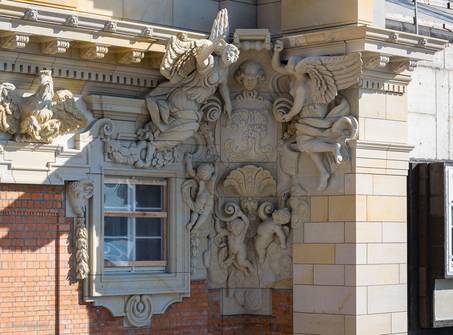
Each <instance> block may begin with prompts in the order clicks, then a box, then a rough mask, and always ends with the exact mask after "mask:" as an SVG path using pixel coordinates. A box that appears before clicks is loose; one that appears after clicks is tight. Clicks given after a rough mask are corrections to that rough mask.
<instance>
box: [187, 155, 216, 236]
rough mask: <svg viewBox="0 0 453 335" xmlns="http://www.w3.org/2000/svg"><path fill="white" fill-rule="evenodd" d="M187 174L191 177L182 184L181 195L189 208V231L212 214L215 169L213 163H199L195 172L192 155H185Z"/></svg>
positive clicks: (196, 227) (197, 226)
mask: <svg viewBox="0 0 453 335" xmlns="http://www.w3.org/2000/svg"><path fill="white" fill-rule="evenodd" d="M185 161H186V166H187V174H188V176H189V177H190V178H191V179H189V180H186V181H185V182H184V183H183V184H182V196H183V199H184V201H185V203H186V204H187V206H189V208H190V210H191V214H190V221H189V223H188V224H187V228H188V229H189V231H191V230H196V229H198V228H199V227H200V226H201V225H203V224H204V223H205V222H206V221H207V220H208V219H209V218H210V217H211V215H212V211H213V209H214V193H215V183H216V179H217V174H216V169H215V167H214V165H213V164H209V163H204V164H201V165H200V166H199V167H198V168H197V170H196V172H195V171H194V169H193V166H192V155H191V154H187V155H186V159H185Z"/></svg>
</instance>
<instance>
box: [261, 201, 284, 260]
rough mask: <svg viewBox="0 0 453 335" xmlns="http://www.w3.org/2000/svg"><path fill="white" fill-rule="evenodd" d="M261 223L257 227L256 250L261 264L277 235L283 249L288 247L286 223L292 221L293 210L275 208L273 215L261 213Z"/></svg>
mask: <svg viewBox="0 0 453 335" xmlns="http://www.w3.org/2000/svg"><path fill="white" fill-rule="evenodd" d="M260 219H261V220H262V221H261V223H260V224H259V225H258V227H257V229H256V237H255V251H256V254H257V256H258V260H259V262H260V264H263V263H264V261H265V259H266V252H267V248H268V247H269V245H270V244H271V243H272V241H273V240H274V238H275V237H277V239H278V241H279V242H280V246H281V248H282V249H286V233H285V229H284V227H283V226H284V225H286V224H288V223H289V222H290V221H291V212H290V211H289V209H288V208H282V209H278V210H275V211H274V212H273V213H272V217H267V216H266V215H263V214H261V213H260Z"/></svg>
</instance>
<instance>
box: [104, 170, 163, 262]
mask: <svg viewBox="0 0 453 335" xmlns="http://www.w3.org/2000/svg"><path fill="white" fill-rule="evenodd" d="M166 186H167V183H166V180H165V179H151V180H150V179H140V178H129V179H122V178H121V179H118V178H116V179H115V178H106V180H105V182H104V244H103V245H104V248H103V249H104V267H105V268H106V269H115V270H119V269H126V270H128V271H138V270H143V269H147V268H149V269H152V270H159V271H165V270H166V267H167V255H166V249H167V248H166V244H167V243H166V236H167V197H166V193H167V192H166Z"/></svg>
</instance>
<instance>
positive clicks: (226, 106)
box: [224, 103, 233, 118]
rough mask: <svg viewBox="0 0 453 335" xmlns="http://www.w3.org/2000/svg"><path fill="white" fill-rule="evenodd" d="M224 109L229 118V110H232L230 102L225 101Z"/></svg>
mask: <svg viewBox="0 0 453 335" xmlns="http://www.w3.org/2000/svg"><path fill="white" fill-rule="evenodd" d="M224 110H225V113H226V114H227V116H228V118H230V117H231V112H232V111H233V107H232V106H231V103H225V106H224Z"/></svg>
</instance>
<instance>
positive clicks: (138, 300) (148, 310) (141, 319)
mask: <svg viewBox="0 0 453 335" xmlns="http://www.w3.org/2000/svg"><path fill="white" fill-rule="evenodd" d="M124 309H125V312H126V320H127V322H128V323H129V324H130V325H131V326H134V327H144V326H147V325H149V324H150V322H151V316H152V314H153V306H152V301H151V297H150V296H149V295H146V294H144V295H133V296H131V297H130V298H129V299H128V300H127V302H126V306H125V307H124Z"/></svg>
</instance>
